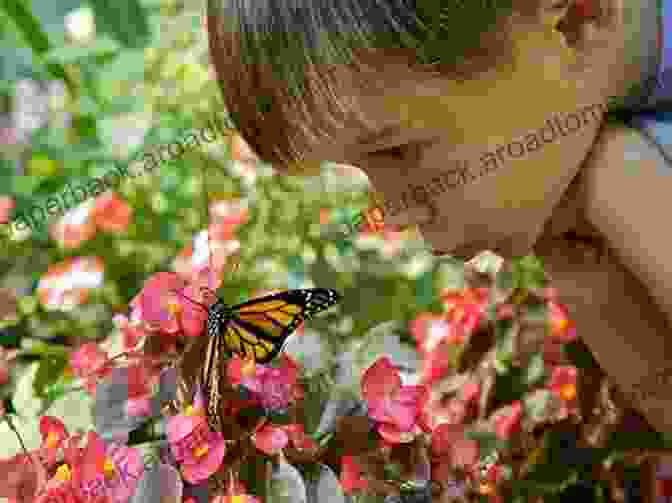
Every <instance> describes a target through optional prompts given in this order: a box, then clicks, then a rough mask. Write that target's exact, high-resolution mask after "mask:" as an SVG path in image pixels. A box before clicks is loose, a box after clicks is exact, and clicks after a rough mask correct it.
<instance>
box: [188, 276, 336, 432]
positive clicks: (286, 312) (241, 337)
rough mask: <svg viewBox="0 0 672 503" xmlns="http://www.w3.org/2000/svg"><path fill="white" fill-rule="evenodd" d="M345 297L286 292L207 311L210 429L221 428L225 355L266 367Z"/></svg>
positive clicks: (307, 291) (205, 365) (326, 292)
mask: <svg viewBox="0 0 672 503" xmlns="http://www.w3.org/2000/svg"><path fill="white" fill-rule="evenodd" d="M340 300H341V295H340V294H339V293H338V292H336V291H335V290H332V289H328V288H310V289H300V290H287V291H284V292H280V293H277V294H274V295H268V296H265V297H261V298H258V299H252V300H249V301H247V302H243V303H242V304H238V305H235V306H229V305H227V304H225V303H224V302H223V301H222V300H221V299H217V301H216V302H215V303H213V304H211V305H210V307H209V308H208V319H207V335H208V338H209V341H208V346H207V350H206V355H205V361H204V363H203V370H202V374H201V379H202V381H201V382H202V383H203V386H204V388H205V393H206V395H207V396H208V417H209V421H210V424H211V427H213V428H214V429H219V428H220V422H219V419H218V417H219V413H220V404H221V391H220V386H221V384H220V379H221V376H222V375H223V374H224V372H223V361H224V360H223V356H224V354H225V353H226V354H237V355H238V356H240V357H242V358H245V357H250V356H252V357H253V358H254V360H255V362H256V363H262V364H263V363H268V362H269V361H271V360H273V358H275V357H276V356H277V355H278V354H279V353H280V352H281V351H282V349H283V347H284V345H285V342H286V340H287V338H288V337H289V336H290V335H291V334H292V333H293V332H294V331H295V330H296V329H297V328H298V327H299V325H301V323H303V322H304V321H305V320H309V319H310V318H312V317H313V315H315V314H316V313H319V312H321V311H324V310H325V309H328V308H330V307H331V306H333V305H334V304H336V303H338V302H339V301H340Z"/></svg>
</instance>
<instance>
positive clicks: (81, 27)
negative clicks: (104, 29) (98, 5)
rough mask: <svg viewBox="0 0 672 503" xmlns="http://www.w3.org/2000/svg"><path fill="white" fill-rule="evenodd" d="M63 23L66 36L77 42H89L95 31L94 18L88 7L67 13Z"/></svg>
mask: <svg viewBox="0 0 672 503" xmlns="http://www.w3.org/2000/svg"><path fill="white" fill-rule="evenodd" d="M64 23H65V30H66V32H67V33H68V35H70V37H72V39H73V40H75V41H77V42H81V43H85V42H88V41H90V40H91V39H92V38H93V36H94V34H95V31H96V22H95V17H94V15H93V10H92V9H91V8H90V7H80V8H78V9H75V10H73V11H71V12H69V13H68V14H67V15H66V16H65V19H64Z"/></svg>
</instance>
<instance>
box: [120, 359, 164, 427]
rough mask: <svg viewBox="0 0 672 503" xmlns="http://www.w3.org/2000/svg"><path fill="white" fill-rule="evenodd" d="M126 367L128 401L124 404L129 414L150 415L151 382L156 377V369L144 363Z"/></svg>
mask: <svg viewBox="0 0 672 503" xmlns="http://www.w3.org/2000/svg"><path fill="white" fill-rule="evenodd" d="M127 369H128V401H127V404H126V407H127V412H128V415H129V416H149V415H151V399H150V398H151V395H152V389H151V383H152V382H154V381H155V380H156V379H157V378H158V373H157V371H156V369H154V368H151V367H150V366H149V365H147V364H145V363H141V364H137V365H131V366H129V367H127Z"/></svg>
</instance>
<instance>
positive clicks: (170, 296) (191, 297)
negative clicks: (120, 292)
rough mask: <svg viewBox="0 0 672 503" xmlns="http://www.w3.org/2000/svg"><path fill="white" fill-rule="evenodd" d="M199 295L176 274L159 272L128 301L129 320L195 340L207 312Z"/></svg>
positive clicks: (195, 289) (203, 323)
mask: <svg viewBox="0 0 672 503" xmlns="http://www.w3.org/2000/svg"><path fill="white" fill-rule="evenodd" d="M201 297H202V294H201V292H199V291H198V289H197V288H195V287H194V286H193V285H190V284H187V282H186V281H185V280H184V279H182V278H180V276H178V275H177V274H175V273H171V272H159V273H156V274H154V275H153V276H152V277H151V278H149V279H148V280H147V281H146V282H145V284H144V285H143V287H142V290H141V291H140V293H139V294H138V295H136V296H135V297H134V298H133V300H131V302H130V305H131V307H132V308H133V310H134V311H133V315H132V318H134V319H141V320H142V321H144V322H145V323H147V324H148V326H149V327H150V328H152V329H155V330H159V331H161V332H164V333H166V334H177V333H179V332H183V333H184V334H185V335H188V336H192V337H196V336H199V335H200V334H201V333H202V332H203V328H204V326H205V322H206V320H207V317H208V313H207V310H206V309H205V308H204V307H203V306H199V305H198V304H195V303H194V302H199V303H202V300H201Z"/></svg>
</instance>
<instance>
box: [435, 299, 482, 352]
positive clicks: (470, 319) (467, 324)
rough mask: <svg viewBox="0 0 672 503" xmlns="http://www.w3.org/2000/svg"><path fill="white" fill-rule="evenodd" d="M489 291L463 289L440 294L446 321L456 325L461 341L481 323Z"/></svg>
mask: <svg viewBox="0 0 672 503" xmlns="http://www.w3.org/2000/svg"><path fill="white" fill-rule="evenodd" d="M489 295H490V291H489V290H488V289H487V288H464V289H463V290H461V291H458V292H456V291H454V290H444V291H443V292H442V294H441V300H442V301H443V304H444V307H445V309H446V319H447V320H448V322H450V323H455V324H457V327H456V328H457V330H458V334H457V335H456V336H455V337H457V338H458V339H461V340H463V339H464V338H465V337H466V336H468V335H470V334H471V333H472V332H473V331H474V330H475V329H476V328H477V327H478V326H479V325H480V323H481V321H482V320H483V317H484V315H485V310H486V308H487V307H488V302H489Z"/></svg>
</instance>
